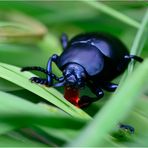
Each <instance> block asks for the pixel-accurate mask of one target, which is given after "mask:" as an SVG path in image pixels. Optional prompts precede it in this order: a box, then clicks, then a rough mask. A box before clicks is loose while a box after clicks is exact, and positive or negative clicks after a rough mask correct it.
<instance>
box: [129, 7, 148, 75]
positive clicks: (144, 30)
mask: <svg viewBox="0 0 148 148" xmlns="http://www.w3.org/2000/svg"><path fill="white" fill-rule="evenodd" d="M147 39H148V9H147V11H146V13H145V15H144V17H143V19H142V23H141V26H140V28H139V30H138V31H137V34H136V37H135V39H134V42H133V45H132V48H131V51H130V54H131V55H140V53H141V51H142V48H143V46H144V43H145V41H146V40H147ZM133 66H134V62H133V61H132V62H131V63H130V64H129V67H128V73H131V72H132V71H133Z"/></svg>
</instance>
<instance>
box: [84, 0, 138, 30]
mask: <svg viewBox="0 0 148 148" xmlns="http://www.w3.org/2000/svg"><path fill="white" fill-rule="evenodd" d="M82 1H83V2H85V3H87V4H89V5H90V6H92V7H94V8H96V9H98V10H100V11H102V12H104V13H106V14H108V15H110V16H111V17H114V18H116V19H118V20H120V21H122V22H123V23H126V24H128V25H130V26H132V27H135V28H139V27H140V23H139V22H136V21H135V20H133V19H132V18H130V17H128V16H126V15H124V14H122V13H120V12H119V11H116V10H114V9H113V8H111V7H109V6H107V5H105V4H103V3H101V2H98V1H96V0H93V1H88V0H82Z"/></svg>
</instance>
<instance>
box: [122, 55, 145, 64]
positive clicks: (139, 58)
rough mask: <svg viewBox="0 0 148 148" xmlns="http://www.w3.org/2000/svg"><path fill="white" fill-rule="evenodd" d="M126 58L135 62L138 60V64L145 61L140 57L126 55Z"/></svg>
mask: <svg viewBox="0 0 148 148" xmlns="http://www.w3.org/2000/svg"><path fill="white" fill-rule="evenodd" d="M124 58H125V59H129V60H131V59H134V60H136V61H138V62H142V61H143V59H142V58H141V57H138V56H136V55H125V56H124Z"/></svg>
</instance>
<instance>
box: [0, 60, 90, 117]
mask: <svg viewBox="0 0 148 148" xmlns="http://www.w3.org/2000/svg"><path fill="white" fill-rule="evenodd" d="M33 76H34V75H33V74H31V73H29V72H24V73H22V72H20V68H17V67H15V66H11V65H8V64H3V63H0V77H1V78H3V79H6V80H8V81H10V82H12V83H15V84H17V85H18V86H21V87H23V88H25V89H27V90H29V91H31V92H33V93H35V94H36V95H38V96H40V97H42V98H43V99H45V100H47V101H49V102H51V103H52V104H54V105H56V106H57V107H59V108H60V109H62V110H63V111H65V112H66V113H68V114H69V115H71V116H74V117H79V118H86V119H88V118H90V116H89V115H88V114H86V113H85V112H83V111H82V110H81V109H78V108H77V107H75V106H74V105H72V104H71V103H70V102H68V101H67V100H65V99H64V97H63V96H62V95H61V94H60V93H59V92H58V91H56V90H55V89H54V88H46V87H43V86H40V85H36V84H32V83H30V81H29V80H28V79H29V78H31V77H33Z"/></svg>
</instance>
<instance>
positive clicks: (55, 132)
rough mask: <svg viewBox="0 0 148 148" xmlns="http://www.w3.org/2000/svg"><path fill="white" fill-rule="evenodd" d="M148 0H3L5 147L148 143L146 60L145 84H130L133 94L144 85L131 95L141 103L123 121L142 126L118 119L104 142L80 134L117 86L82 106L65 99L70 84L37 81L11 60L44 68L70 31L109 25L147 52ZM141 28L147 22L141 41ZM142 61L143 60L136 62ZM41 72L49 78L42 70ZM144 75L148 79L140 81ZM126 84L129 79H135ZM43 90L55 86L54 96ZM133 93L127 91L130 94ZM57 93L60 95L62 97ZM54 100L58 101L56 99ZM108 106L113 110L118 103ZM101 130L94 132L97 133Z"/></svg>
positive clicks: (0, 49) (1, 142)
mask: <svg viewBox="0 0 148 148" xmlns="http://www.w3.org/2000/svg"><path fill="white" fill-rule="evenodd" d="M147 6H148V3H147V2H144V1H143V2H140V1H136V2H124V1H123V2H120V1H118V2H112V1H108V2H107V1H102V2H97V1H16V2H15V1H13V2H5V1H1V2H0V62H1V64H0V67H1V69H0V73H1V74H0V76H1V78H0V146H19V147H21V146H32V147H33V146H64V145H68V146H81V145H84V146H140V147H141V146H148V142H147V139H148V116H147V113H148V109H147V105H148V101H147V99H148V98H147V95H148V93H147V92H146V91H147V85H145V84H146V82H147V77H146V76H147V70H148V69H147V67H146V66H145V69H144V72H143V73H144V74H145V75H144V76H145V77H140V76H142V74H141V75H140V74H139V77H138V79H136V81H137V85H138V84H139V88H134V87H133V90H131V93H133V94H135V95H136V94H137V92H138V91H139V92H140V94H141V95H138V94H137V96H138V101H137V102H138V103H136V102H135V101H132V103H131V104H133V105H131V106H134V107H127V108H128V109H129V111H128V109H127V111H125V112H126V115H124V118H122V120H123V122H125V123H127V124H132V125H133V126H134V127H135V129H136V132H135V134H134V135H131V134H129V133H128V132H126V131H118V127H117V126H116V127H114V126H112V127H110V128H112V130H111V131H112V133H113V132H115V133H116V135H117V137H115V136H114V135H113V134H109V133H107V135H106V136H105V137H103V140H101V142H99V139H98V142H96V141H93V140H92V138H93V137H92V138H90V143H89V144H88V145H87V144H86V143H85V142H82V141H85V139H83V138H82V137H81V136H84V135H83V134H81V133H83V130H85V128H87V126H89V125H91V122H89V121H88V120H91V119H90V118H91V117H92V118H93V116H94V115H95V114H96V113H99V111H100V109H102V108H103V107H104V104H106V102H108V100H110V98H111V97H112V96H111V94H110V93H108V92H105V96H104V98H103V99H102V100H101V101H98V102H96V103H94V104H92V105H91V106H90V107H88V108H87V109H84V111H82V110H79V109H77V108H75V107H74V106H73V105H71V104H70V103H67V101H66V100H64V101H63V99H64V98H62V95H61V94H62V93H63V88H60V89H58V91H57V90H55V89H46V88H42V87H41V86H34V85H32V84H30V82H29V81H28V77H29V76H30V75H31V74H30V73H29V74H22V73H20V72H19V69H17V68H16V67H11V66H9V65H5V64H10V65H14V66H18V67H24V66H41V67H44V68H45V67H46V64H47V60H48V58H49V57H50V56H51V55H52V54H53V53H57V54H60V53H61V52H62V50H63V49H62V47H61V45H60V37H61V34H62V33H63V32H64V33H66V34H67V35H68V37H69V39H70V38H72V37H73V36H75V35H77V34H79V33H83V32H95V31H98V32H107V33H110V34H112V35H114V36H117V37H118V38H119V39H121V40H122V41H123V42H124V43H125V45H126V46H127V47H128V49H129V51H130V50H131V49H133V50H134V49H135V50H136V52H135V54H140V56H141V57H142V58H144V59H146V57H147V56H148V42H147V41H148V40H147V37H148V35H147V33H148V31H147V29H148V23H147V21H148V20H147V19H148V10H147ZM146 15H147V16H146ZM144 16H146V17H145V18H144ZM143 18H144V19H143ZM142 20H143V22H144V21H145V24H146V25H145V26H144V25H143V26H142V24H141V22H142ZM143 24H144V23H143ZM140 28H142V29H143V30H142V29H141V30H142V31H141V32H142V35H140V36H139V41H137V42H136V41H135V42H134V40H135V37H137V32H138V30H140ZM139 34H140V33H139ZM136 43H137V45H136ZM3 63H5V64H3ZM145 65H147V64H145ZM137 66H139V64H136V66H135V67H137ZM53 70H54V73H55V74H57V75H61V73H60V71H59V70H58V68H57V67H56V66H55V65H54V68H53ZM137 72H139V71H137ZM35 74H37V75H39V76H42V77H45V76H44V75H41V74H40V73H35ZM137 75H138V73H137ZM19 76H20V77H19ZM131 77H132V76H131ZM135 77H136V76H135ZM119 81H120V78H117V79H116V80H114V82H118V83H119ZM133 81H134V80H133ZM133 81H132V82H133ZM140 82H141V83H142V82H143V83H142V84H140ZM144 82H145V83H144ZM125 85H127V86H128V84H125ZM135 87H136V86H135ZM31 89H32V90H31ZM45 89H46V90H45ZM137 89H139V90H138V91H137ZM42 91H43V92H42ZM44 91H46V93H47V91H48V93H49V95H51V96H49V97H48V95H47V96H45V94H44V93H45V92H44ZM90 93H91V92H90V91H89V90H88V89H87V88H86V89H85V90H83V91H82V94H90ZM124 93H127V92H124ZM91 95H93V94H91ZM129 96H130V95H129ZM129 96H128V94H127V98H128V97H129ZM50 97H51V98H52V97H53V99H51V98H50ZM121 97H122V96H121ZM58 98H61V100H60V99H59V100H60V101H59V100H58ZM50 99H51V100H50ZM54 99H55V100H56V101H57V102H56V101H55V102H54ZM119 99H120V98H119ZM12 100H13V101H12ZM121 100H122V99H121ZM58 101H59V102H58ZM32 103H33V104H32ZM50 103H52V104H54V105H55V106H52V105H51V104H50ZM65 104H66V105H65ZM120 104H122V102H120ZM134 104H136V105H134ZM123 106H124V105H123ZM57 107H58V108H57ZM119 108H120V107H119ZM108 109H109V110H110V109H111V110H112V108H108ZM123 109H124V107H123ZM63 110H64V112H63ZM117 112H118V111H117ZM67 113H68V114H69V115H70V116H69V115H68V114H67ZM77 114H78V115H77ZM21 115H22V116H21ZM71 116H72V117H71ZM76 116H78V117H79V116H80V117H81V119H77V117H76ZM118 116H120V114H118ZM121 116H122V115H121ZM83 118H84V119H83ZM51 120H52V121H51ZM21 121H22V122H21ZM27 121H28V122H27ZM94 121H95V120H94ZM105 121H108V122H106V125H104V127H102V129H107V125H108V124H109V120H107V119H105V120H104V122H105ZM117 121H118V120H117ZM36 122H37V123H36ZM89 123H90V124H89ZM86 124H87V126H86V127H85V125H86ZM70 125H71V126H70ZM69 126H70V127H69ZM57 127H58V128H57ZM98 128H99V127H97V126H96V127H94V126H92V128H91V129H93V130H95V129H96V131H97V129H98ZM91 129H90V131H91ZM104 133H105V132H104ZM120 133H122V135H121V134H120ZM98 134H99V133H98ZM97 136H98V135H94V137H97ZM75 138H77V140H75ZM87 138H88V137H86V139H87ZM98 138H99V136H98ZM78 139H80V140H78ZM81 139H82V141H81ZM94 139H95V138H94ZM100 139H102V137H101V138H100ZM91 140H92V141H91ZM88 141H89V140H88ZM81 142H82V143H83V144H82V143H81ZM95 142H96V143H95ZM92 143H93V144H92Z"/></svg>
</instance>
